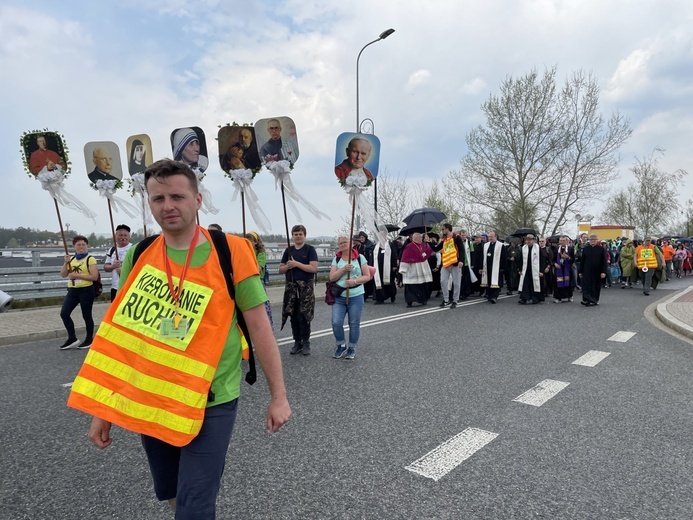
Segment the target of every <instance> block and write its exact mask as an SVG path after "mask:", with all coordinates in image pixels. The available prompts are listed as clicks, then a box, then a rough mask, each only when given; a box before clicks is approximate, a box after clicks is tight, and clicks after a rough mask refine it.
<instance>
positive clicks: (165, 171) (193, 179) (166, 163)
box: [144, 159, 198, 195]
mask: <svg viewBox="0 0 693 520" xmlns="http://www.w3.org/2000/svg"><path fill="white" fill-rule="evenodd" d="M173 175H185V176H186V177H187V178H188V181H189V182H190V189H191V190H192V191H193V193H194V194H195V195H197V193H198V187H197V176H196V175H195V172H193V171H192V170H191V169H190V166H188V165H187V164H184V163H181V162H178V161H174V160H173V159H160V160H158V161H156V162H155V163H153V164H152V165H151V166H150V167H149V168H147V169H146V170H145V172H144V187H145V188H146V187H147V183H148V182H149V179H151V178H152V177H153V178H154V179H156V181H157V182H160V183H162V184H163V183H164V182H166V179H167V178H168V177H172V176H173Z"/></svg>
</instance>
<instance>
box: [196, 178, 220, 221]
mask: <svg viewBox="0 0 693 520" xmlns="http://www.w3.org/2000/svg"><path fill="white" fill-rule="evenodd" d="M194 172H195V175H196V176H197V189H198V190H200V193H202V206H201V207H200V209H201V210H202V211H203V213H214V214H215V215H216V214H217V213H219V210H218V209H217V208H215V207H214V204H212V192H211V191H209V190H208V189H207V188H205V187H204V185H203V184H202V179H204V177H205V173H204V172H203V171H200V170H199V169H197V168H195V170H194Z"/></svg>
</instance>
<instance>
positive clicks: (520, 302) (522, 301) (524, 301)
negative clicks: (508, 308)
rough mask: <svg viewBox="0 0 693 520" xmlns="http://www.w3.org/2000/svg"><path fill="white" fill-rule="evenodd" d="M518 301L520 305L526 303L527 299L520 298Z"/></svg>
mask: <svg viewBox="0 0 693 520" xmlns="http://www.w3.org/2000/svg"><path fill="white" fill-rule="evenodd" d="M517 303H519V304H520V305H526V304H527V300H518V301H517Z"/></svg>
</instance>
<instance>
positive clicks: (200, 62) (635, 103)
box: [0, 0, 693, 236]
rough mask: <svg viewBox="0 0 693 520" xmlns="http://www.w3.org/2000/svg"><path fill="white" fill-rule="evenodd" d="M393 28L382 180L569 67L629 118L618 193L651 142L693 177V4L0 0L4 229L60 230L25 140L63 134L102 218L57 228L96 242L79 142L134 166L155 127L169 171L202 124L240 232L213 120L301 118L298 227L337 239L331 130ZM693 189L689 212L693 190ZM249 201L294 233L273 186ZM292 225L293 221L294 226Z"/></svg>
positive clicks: (667, 165)
mask: <svg viewBox="0 0 693 520" xmlns="http://www.w3.org/2000/svg"><path fill="white" fill-rule="evenodd" d="M27 5H29V6H30V7H26V6H27ZM162 5H165V6H166V7H162ZM389 27H392V28H394V29H395V30H396V32H395V33H394V34H393V35H392V36H390V37H389V38H388V39H386V40H383V41H380V42H378V43H376V44H374V45H372V46H370V47H369V48H368V49H366V50H365V51H364V53H363V55H362V57H361V62H360V98H361V106H360V115H361V118H365V117H369V118H371V119H373V121H374V122H375V133H376V135H377V136H378V137H379V138H380V141H381V147H382V148H381V156H380V170H381V172H382V171H383V170H384V169H387V170H388V171H389V172H390V174H400V175H405V174H406V176H407V179H408V180H409V182H411V183H412V184H417V183H418V182H419V181H422V182H423V183H425V184H426V185H430V183H432V182H434V181H435V180H440V179H442V178H443V177H444V176H445V175H446V174H447V173H448V172H449V171H450V170H451V169H456V168H458V166H459V160H460V158H461V157H462V156H463V155H464V153H465V151H466V145H465V140H464V138H465V135H466V134H467V133H468V132H469V131H470V130H471V129H472V128H473V127H474V126H476V125H478V124H481V123H483V121H484V120H483V118H482V115H481V111H480V105H481V104H482V103H483V102H484V101H485V100H486V99H487V98H488V96H489V94H491V93H497V92H498V90H499V85H500V83H501V81H502V80H503V79H504V78H505V77H506V76H507V75H515V76H519V75H524V74H526V73H527V72H529V71H530V70H531V69H532V68H538V69H539V70H540V71H543V69H544V68H545V67H551V66H553V65H557V67H558V74H559V78H560V83H562V82H563V79H564V78H565V77H566V76H568V75H569V74H570V73H571V72H572V71H575V70H577V69H584V70H585V71H589V72H593V73H594V75H595V76H596V78H597V79H598V81H599V83H600V86H601V89H602V96H601V103H602V112H603V113H604V115H605V116H608V115H609V114H610V112H611V111H612V110H619V111H620V112H621V113H622V114H625V115H626V116H627V117H628V118H629V119H630V121H631V124H632V126H633V128H634V133H633V136H632V137H631V139H630V140H629V141H628V142H627V144H626V145H625V146H624V147H623V148H622V150H621V178H622V179H621V183H622V184H626V183H627V182H630V180H631V176H630V173H629V168H630V167H631V166H632V164H633V158H634V157H635V156H639V157H642V156H644V155H649V154H650V153H651V152H652V150H653V148H654V147H656V146H659V147H662V148H665V149H666V156H665V157H664V158H663V159H662V160H661V162H660V165H661V166H662V168H663V169H665V170H666V171H669V172H671V171H673V170H676V169H679V168H682V169H685V170H688V171H689V172H691V175H692V176H693V164H692V162H693V161H692V154H691V150H692V145H693V32H692V31H691V30H690V29H691V27H693V3H691V2H689V1H683V0H676V1H672V0H656V1H654V0H642V1H639V2H633V1H632V0H628V1H625V0H623V1H621V0H609V1H606V2H604V1H603V0H600V1H596V0H579V1H577V0H537V1H528V0H514V1H510V0H487V1H486V2H460V1H459V0H450V1H442V0H441V1H430V2H420V1H419V2H413V1H408V0H398V1H394V0H381V1H377V2H374V1H372V0H371V1H365V0H363V1H362V0H352V1H350V2H327V1H325V2H318V1H315V0H287V1H282V2H279V1H262V0H252V1H251V0H245V1H243V2H240V1H235V0H231V1H229V0H226V1H221V0H218V1H214V0H207V1H190V0H188V1H181V0H167V1H166V2H161V1H155V0H120V1H119V0H113V1H111V2H95V1H83V2H78V1H68V0H66V1H61V2H54V1H48V0H36V1H34V2H30V3H29V2H19V1H8V0H0V35H1V37H0V71H1V72H0V73H1V75H2V76H1V77H2V80H1V82H0V93H1V94H2V95H1V96H0V107H2V110H1V111H0V114H1V117H2V124H1V125H0V152H1V154H0V155H1V156H2V157H5V158H7V162H6V163H5V167H4V168H2V169H1V170H0V179H2V181H3V184H4V189H2V190H0V216H1V221H0V226H2V227H17V226H28V227H36V228H40V229H55V230H57V229H58V225H57V218H56V215H55V208H54V205H53V201H52V200H50V196H49V195H48V193H47V192H45V191H43V190H42V189H41V188H40V184H39V183H38V182H37V181H34V180H32V179H30V178H28V177H27V176H26V174H24V173H23V167H22V162H21V156H20V153H19V137H20V136H21V134H22V133H23V132H24V131H27V130H33V129H42V128H48V129H50V130H57V131H59V132H61V133H62V134H63V135H64V136H65V140H66V142H67V145H68V147H69V149H70V159H71V160H72V163H73V169H72V174H71V176H70V177H69V179H68V180H67V182H66V186H67V188H68V189H69V191H70V192H71V193H73V194H74V195H77V196H78V197H80V198H81V199H82V200H83V201H84V202H85V203H86V204H87V205H88V206H89V207H91V208H92V209H93V210H94V211H95V212H96V213H97V214H98V217H97V219H96V223H93V222H92V221H90V220H88V219H86V218H84V217H82V216H81V215H79V214H78V213H76V212H74V211H72V210H69V209H65V210H62V217H63V221H64V222H65V221H66V222H69V223H70V227H71V229H75V230H78V231H80V232H83V233H90V232H92V231H95V232H107V231H108V230H109V221H108V211H107V206H106V201H105V200H104V199H102V198H100V197H99V196H98V194H97V193H96V192H95V191H93V190H91V188H90V187H89V182H88V179H87V171H88V170H87V167H86V165H85V164H84V157H83V152H82V149H83V147H84V144H85V143H87V142H89V141H114V142H116V143H117V144H118V145H119V146H120V152H121V161H122V163H123V165H127V159H126V151H125V141H126V139H127V137H128V136H130V135H133V134H140V133H146V134H148V135H149V136H150V137H151V139H152V145H153V148H154V157H155V158H162V157H166V156H169V157H170V155H171V150H170V144H169V134H170V132H171V130H173V129H174V128H179V127H185V126H199V127H201V128H202V129H203V130H204V131H205V133H206V134H207V145H208V147H209V149H210V153H209V155H210V168H209V170H208V175H207V177H206V179H205V181H204V182H205V185H206V187H207V188H208V189H210V191H211V192H212V193H213V202H214V204H215V205H216V206H217V207H219V208H220V209H221V212H220V213H219V214H218V215H204V214H201V215H200V218H201V223H202V224H203V225H206V224H208V223H210V222H218V223H220V224H221V225H222V226H223V227H224V229H225V230H228V231H240V230H241V213H240V212H241V210H240V203H239V201H238V200H237V201H235V202H231V197H232V194H233V190H232V185H231V181H230V180H229V179H227V178H225V177H224V176H223V172H222V170H221V169H220V167H219V162H218V159H217V157H216V155H217V153H218V152H217V145H216V141H215V140H214V137H215V136H216V134H217V131H218V125H223V124H226V123H231V122H233V121H236V122H239V123H254V122H255V121H257V120H258V119H261V118H267V117H274V116H289V117H291V118H292V119H293V120H294V122H295V123H296V129H297V136H298V142H299V147H300V158H299V160H298V161H297V163H296V166H295V169H294V172H293V173H292V179H293V182H294V184H295V185H296V186H297V187H299V188H300V189H301V190H302V191H303V193H304V195H305V196H306V197H307V198H308V199H310V200H311V201H312V202H313V203H314V204H315V205H316V206H317V207H318V208H319V209H320V210H322V211H323V212H325V213H328V214H329V215H331V217H332V220H331V221H327V220H323V221H318V220H315V219H314V218H313V217H312V216H311V215H310V214H309V213H308V212H307V211H302V223H304V224H305V225H306V227H307V228H308V234H309V236H310V235H312V236H317V235H334V234H335V233H336V231H337V230H338V229H339V228H341V227H342V226H343V222H342V217H344V216H346V215H348V214H349V211H350V207H349V205H348V199H347V196H346V195H345V193H344V191H343V189H342V188H341V187H340V186H339V184H338V183H337V180H336V177H335V176H334V164H335V140H336V138H337V136H338V135H339V134H340V133H342V132H348V131H354V130H355V129H356V111H355V106H356V73H355V72H356V71H355V69H356V67H355V65H356V56H357V54H358V52H359V50H360V49H361V47H362V46H363V45H365V44H366V43H368V42H369V41H371V40H373V39H375V38H377V36H378V34H380V33H381V32H382V31H384V30H385V29H387V28H389ZM91 169H93V168H89V171H91ZM126 176H127V174H126ZM690 177H691V176H689V178H687V180H686V184H685V186H684V188H683V189H682V190H681V195H680V199H681V200H680V202H681V203H683V202H684V201H685V200H686V199H687V198H690V197H691V196H693V179H691V178H690ZM253 188H254V189H255V191H256V193H257V194H258V197H259V200H260V204H261V206H262V208H263V209H264V211H265V213H266V214H267V215H268V217H269V219H270V220H271V223H272V230H273V231H274V232H278V233H280V232H282V231H283V228H284V222H283V214H282V211H281V196H280V193H279V192H277V191H275V188H274V179H273V177H272V176H271V174H270V173H268V172H266V171H265V172H263V173H261V174H259V175H258V176H257V177H256V179H255V181H254V184H253ZM119 193H120V195H122V196H127V193H126V191H124V190H123V191H122V192H119ZM598 207H599V204H595V208H598ZM248 218H250V217H248ZM114 219H115V220H116V224H118V223H120V222H126V223H129V224H131V225H132V227H134V228H137V227H141V226H139V225H138V223H137V222H133V221H132V220H133V219H130V218H129V217H127V216H126V215H123V214H115V215H114ZM297 222H298V219H297V218H296V217H294V215H293V214H291V213H289V226H291V225H293V224H295V223H297ZM253 227H254V226H253V223H252V220H251V221H249V223H248V228H249V229H252V228H253ZM565 231H567V232H573V231H575V230H573V229H566V230H565Z"/></svg>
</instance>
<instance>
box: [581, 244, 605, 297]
mask: <svg viewBox="0 0 693 520" xmlns="http://www.w3.org/2000/svg"><path fill="white" fill-rule="evenodd" d="M606 264H607V262H606V249H604V248H603V247H602V246H601V244H600V243H599V241H598V239H597V235H590V239H589V243H588V244H587V245H585V246H584V247H583V248H582V259H581V261H580V265H579V266H578V276H579V278H580V279H581V280H582V283H581V285H582V301H581V302H580V303H581V304H582V305H584V306H585V307H590V306H591V305H599V293H600V292H601V288H602V285H603V284H604V279H605V278H606V268H607V265H606Z"/></svg>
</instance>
